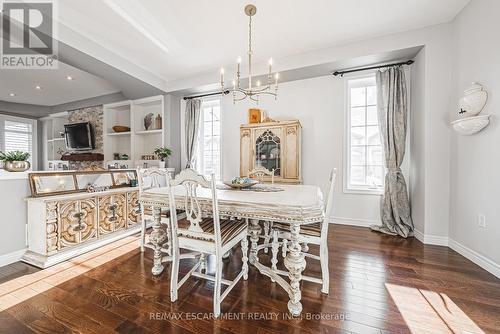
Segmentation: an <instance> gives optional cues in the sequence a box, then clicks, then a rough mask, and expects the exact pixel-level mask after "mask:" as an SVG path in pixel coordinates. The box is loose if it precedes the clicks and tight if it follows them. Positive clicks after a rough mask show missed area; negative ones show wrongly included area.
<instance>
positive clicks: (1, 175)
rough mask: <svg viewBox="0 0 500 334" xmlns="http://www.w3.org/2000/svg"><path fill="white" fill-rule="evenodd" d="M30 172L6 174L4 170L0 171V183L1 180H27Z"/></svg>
mask: <svg viewBox="0 0 500 334" xmlns="http://www.w3.org/2000/svg"><path fill="white" fill-rule="evenodd" d="M29 173H31V172H30V171H26V172H7V171H6V170H4V169H0V181H2V180H27V179H28V174H29Z"/></svg>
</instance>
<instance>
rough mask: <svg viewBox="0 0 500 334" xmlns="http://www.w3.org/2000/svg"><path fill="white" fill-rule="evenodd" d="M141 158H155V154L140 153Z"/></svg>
mask: <svg viewBox="0 0 500 334" xmlns="http://www.w3.org/2000/svg"><path fill="white" fill-rule="evenodd" d="M141 160H156V156H155V155H154V154H144V155H141Z"/></svg>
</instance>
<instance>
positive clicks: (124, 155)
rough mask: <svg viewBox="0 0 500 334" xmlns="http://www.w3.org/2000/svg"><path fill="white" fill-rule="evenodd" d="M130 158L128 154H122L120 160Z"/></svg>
mask: <svg viewBox="0 0 500 334" xmlns="http://www.w3.org/2000/svg"><path fill="white" fill-rule="evenodd" d="M128 159H129V156H128V154H122V156H121V159H120V160H128Z"/></svg>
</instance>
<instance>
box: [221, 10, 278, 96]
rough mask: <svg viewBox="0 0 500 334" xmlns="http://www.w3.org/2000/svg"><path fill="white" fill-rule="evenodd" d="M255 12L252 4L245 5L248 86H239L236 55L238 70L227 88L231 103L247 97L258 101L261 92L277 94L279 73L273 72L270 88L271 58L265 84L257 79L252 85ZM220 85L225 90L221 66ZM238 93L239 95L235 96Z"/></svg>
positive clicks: (239, 59)
mask: <svg viewBox="0 0 500 334" xmlns="http://www.w3.org/2000/svg"><path fill="white" fill-rule="evenodd" d="M256 13H257V7H255V6H254V5H252V4H249V5H246V6H245V14H246V15H247V16H248V18H249V23H248V52H247V55H248V88H246V89H245V88H242V87H241V80H240V79H241V72H240V66H241V57H238V60H237V64H238V65H237V66H238V70H237V72H236V79H235V80H233V88H232V89H229V92H231V93H233V103H235V102H236V101H241V100H244V99H246V98H247V97H249V98H250V99H251V100H253V101H256V102H259V96H260V95H261V94H267V95H271V96H274V99H276V98H277V96H278V79H279V74H278V73H276V74H274V91H273V89H272V83H273V76H272V65H273V59H272V58H270V59H269V71H268V74H267V83H266V84H265V85H262V84H261V82H260V80H257V81H256V82H255V87H254V86H253V83H252V76H253V75H252V55H253V50H252V16H254V15H255V14H256ZM220 86H221V92H225V91H226V88H225V87H224V68H221V70H220ZM237 95H239V96H237Z"/></svg>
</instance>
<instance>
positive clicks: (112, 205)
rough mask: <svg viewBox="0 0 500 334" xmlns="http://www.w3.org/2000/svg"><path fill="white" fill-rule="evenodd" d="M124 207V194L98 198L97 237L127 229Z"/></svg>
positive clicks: (125, 203)
mask: <svg viewBox="0 0 500 334" xmlns="http://www.w3.org/2000/svg"><path fill="white" fill-rule="evenodd" d="M126 205H127V202H126V194H116V195H111V196H102V197H99V235H101V234H108V233H111V232H115V231H119V230H123V229H125V228H126V227H127V223H126V216H127V212H126V209H127V208H126Z"/></svg>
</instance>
